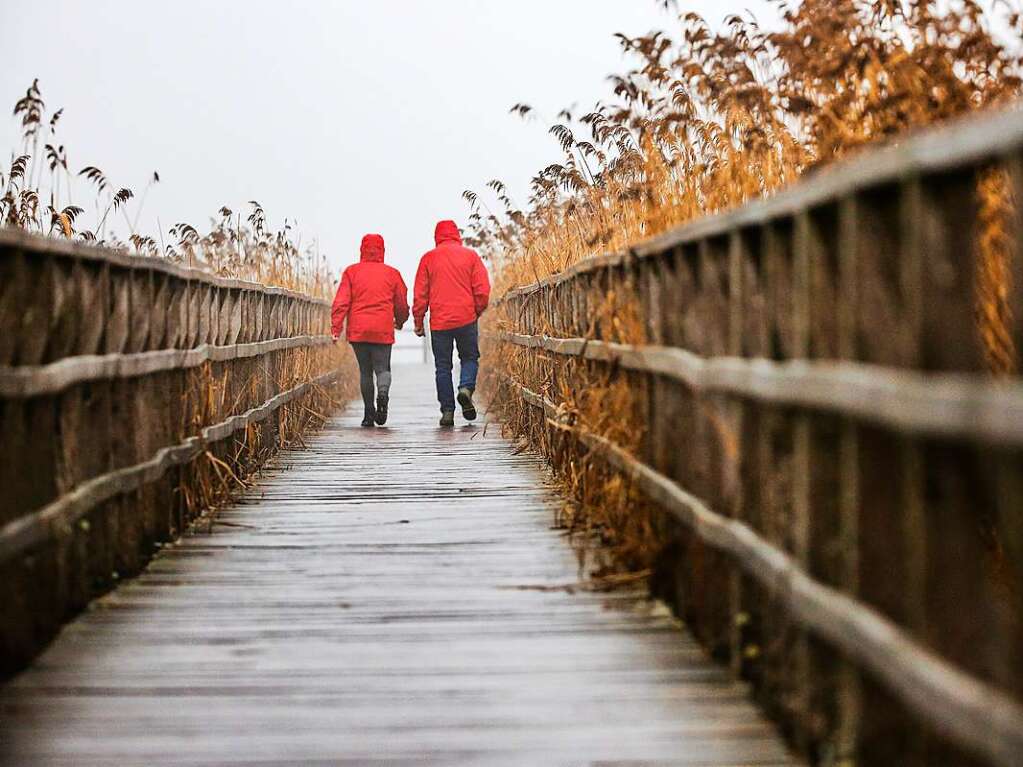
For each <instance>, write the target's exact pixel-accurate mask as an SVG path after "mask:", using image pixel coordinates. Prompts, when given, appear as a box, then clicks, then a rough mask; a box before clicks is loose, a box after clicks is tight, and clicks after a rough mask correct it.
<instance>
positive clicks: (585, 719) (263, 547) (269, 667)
mask: <svg viewBox="0 0 1023 767" xmlns="http://www.w3.org/2000/svg"><path fill="white" fill-rule="evenodd" d="M431 378H432V377H431V375H430V371H429V370H426V369H425V368H422V367H419V366H412V367H408V368H398V369H396V374H395V379H396V382H395V389H394V392H393V400H392V404H391V421H390V424H389V426H388V427H387V428H383V429H375V430H364V429H360V428H359V426H358V422H359V420H360V414H359V411H360V410H361V409H360V408H357V407H352V408H350V409H349V411H348V412H347V413H346V414H345V415H344V416H342V417H339V418H337V419H335V420H333V421H332V422H331V423H330V424H329V425H328V427H327V429H326V430H325V431H324V432H322V433H321V434H319V435H317V436H315V437H313V438H312V439H311V440H310V442H309V445H308V448H307V449H305V450H300V451H294V452H291V453H288V454H286V455H284V456H283V457H282V459H281V460H280V462H279V465H278V466H277V467H276V468H275V470H274V471H272V472H271V473H270V474H269V475H268V476H267V477H266V479H265V481H263V482H262V483H261V484H260V485H259V486H258V487H257V488H256V489H254V490H253V491H252V492H250V493H249V494H247V495H246V496H245V497H244V498H243V499H242V500H241V501H240V502H239V503H238V504H237V505H235V506H234V507H232V508H231V509H229V510H226V511H223V512H222V513H221V514H220V515H219V516H218V518H217V524H216V525H215V527H214V529H213V532H212V534H193V535H191V536H189V537H188V538H186V539H184V540H183V541H182V542H181V543H180V544H179V545H177V546H174V547H171V548H168V549H166V550H165V551H164V552H163V553H162V554H161V555H160V556H159V557H157V558H156V560H154V561H153V563H152V564H151V566H150V567H149V568H148V570H147V571H146V572H145V573H144V574H143V575H142V576H141V577H139V578H137V579H135V580H133V581H132V582H130V583H126V584H124V585H123V586H122V587H121V588H120V589H118V590H117V591H116V592H114V593H112V594H110V595H108V596H107V597H105V598H103V599H101V600H99V601H98V602H97V603H95V605H94V607H93V608H92V609H91V610H89V611H88V612H87V613H86V614H84V615H82V616H81V617H80V618H79V619H78V620H76V621H75V622H74V623H72V624H71V625H69V626H68V627H67V628H66V629H65V630H64V632H63V633H62V634H61V636H60V637H59V638H58V639H57V641H56V642H55V643H54V644H53V645H52V646H51V647H50V648H49V650H48V651H47V652H46V653H44V655H43V656H42V657H41V658H40V659H39V660H38V662H37V663H36V664H35V666H34V667H33V668H31V669H29V670H28V671H27V672H25V673H24V674H22V675H20V676H19V677H17V678H16V679H15V680H13V681H12V682H11V683H10V684H9V685H8V686H7V687H6V689H4V690H3V691H2V692H0V762H3V764H4V765H5V767H6V766H7V765H68V766H70V765H111V764H117V765H171V764H173V765H205V764H230V765H256V764H258V765H292V764H294V765H299V764H301V765H321V764H322V765H328V764H329V765H344V764H396V763H422V764H466V765H468V764H509V765H511V764H515V765H520V764H521V765H547V764H550V765H582V764H596V763H601V764H629V765H639V764H651V765H652V764H657V765H662V764H664V765H667V764H671V765H728V766H729V767H734V766H735V765H782V764H789V763H790V762H789V757H788V756H787V755H786V752H785V750H784V748H783V747H782V745H781V743H780V741H779V738H778V737H777V736H776V734H775V732H774V730H773V729H772V727H771V726H770V725H769V724H767V723H766V722H765V721H764V720H763V718H762V717H761V716H760V714H759V713H758V712H757V711H756V709H755V708H754V707H753V706H752V705H751V704H750V703H749V702H748V701H747V699H746V694H745V690H744V689H743V688H742V687H741V686H738V685H736V684H733V683H732V682H731V681H730V680H729V678H728V675H727V673H726V672H725V671H724V670H723V669H721V668H719V667H717V666H715V665H713V664H712V663H711V662H709V661H708V660H707V659H706V658H705V657H704V655H703V653H702V651H701V650H700V648H699V647H698V646H697V645H696V644H695V643H694V642H693V640H691V639H690V638H689V637H688V636H687V635H686V634H685V633H684V632H683V631H682V630H681V629H680V628H679V626H678V625H677V623H676V622H675V621H673V620H672V619H671V617H670V616H669V615H668V614H667V611H666V610H664V609H663V607H660V606H659V605H657V604H654V603H650V602H649V601H647V600H645V599H644V598H643V595H642V594H641V593H640V592H638V591H637V592H617V593H613V594H593V593H580V592H576V593H569V592H568V591H565V590H553V591H551V590H542V589H540V588H536V587H549V586H557V585H559V584H567V583H572V582H574V581H575V580H577V578H578V573H577V560H576V557H575V554H574V553H573V551H572V549H571V548H570V547H569V545H568V544H567V543H566V541H565V540H564V538H563V537H562V536H561V535H560V534H559V533H558V532H557V531H555V530H552V529H551V522H552V520H553V511H554V509H555V508H556V507H557V503H558V500H557V497H556V495H555V494H554V493H553V491H552V490H551V489H550V488H549V487H546V486H545V484H544V481H543V477H542V474H541V473H540V472H539V471H538V469H537V466H536V463H535V459H533V458H531V457H530V456H528V455H514V453H513V449H512V446H511V445H509V443H508V442H506V441H505V440H503V439H502V438H501V437H500V435H499V433H498V429H497V428H495V427H494V426H493V425H491V426H490V427H489V428H487V429H486V431H485V432H484V430H482V429H481V428H479V427H470V426H459V427H457V428H456V429H454V430H450V431H440V430H439V429H438V428H437V426H436V419H437V416H438V414H437V413H436V404H435V402H434V399H433V391H432V380H431Z"/></svg>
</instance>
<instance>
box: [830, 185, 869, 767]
mask: <svg viewBox="0 0 1023 767" xmlns="http://www.w3.org/2000/svg"><path fill="white" fill-rule="evenodd" d="M857 203H858V201H857V198H856V197H855V196H854V195H849V196H847V197H845V198H844V199H843V200H842V201H841V202H840V203H839V215H838V270H839V279H838V291H837V294H836V299H837V307H836V308H837V314H838V317H837V325H838V337H837V339H836V340H837V346H838V356H839V358H840V359H846V360H853V359H856V357H857V349H856V341H857V338H858V334H857V327H856V324H857V317H858V316H859V310H858V303H859V291H858V286H859V274H858V272H859V270H858V260H859V244H860V236H859V235H860V227H861V226H863V222H862V221H861V219H860V216H859V206H858V204H857ZM839 430H840V431H839V445H838V485H839V486H838V495H839V498H838V520H837V522H838V530H837V533H838V535H837V543H838V546H837V548H838V550H839V551H840V552H841V553H840V557H839V565H838V566H839V571H838V572H837V573H836V576H837V579H836V580H837V584H838V585H839V587H840V588H841V589H842V590H843V591H844V592H845V593H846V594H848V595H849V596H852V597H856V596H857V594H858V592H859V545H860V540H859V529H860V524H859V512H860V492H859V430H858V428H857V426H856V424H855V423H854V422H852V421H850V420H849V419H843V420H842V421H841V422H840V425H839ZM836 687H837V696H838V700H837V705H836V716H837V722H836V732H835V754H836V764H839V765H853V764H855V763H856V761H857V757H856V752H857V747H858V743H859V735H860V732H859V730H860V708H861V694H860V678H859V673H858V672H857V670H856V668H855V666H854V665H853V664H852V663H850V662H849V661H847V660H845V659H841V660H840V661H839V668H838V673H837V679H836Z"/></svg>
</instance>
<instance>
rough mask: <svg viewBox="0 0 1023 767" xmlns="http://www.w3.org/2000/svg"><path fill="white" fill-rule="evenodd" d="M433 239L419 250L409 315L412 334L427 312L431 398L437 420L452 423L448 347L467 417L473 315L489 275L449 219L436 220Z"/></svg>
mask: <svg viewBox="0 0 1023 767" xmlns="http://www.w3.org/2000/svg"><path fill="white" fill-rule="evenodd" d="M434 241H435V242H436V244H437V247H435V248H434V249H433V250H431V251H430V252H429V253H427V254H426V255H425V256H423V258H422V260H421V261H420V262H419V270H418V271H417V272H416V284H415V288H414V290H413V292H414V295H415V299H414V301H413V303H412V316H413V318H414V320H415V329H416V335H417V336H422V335H423V334H424V333H425V332H426V331H425V329H424V325H423V322H424V320H425V318H426V313H427V311H429V312H430V342H431V346H432V347H433V359H434V363H435V365H436V367H437V399H438V400H439V401H440V412H441V419H440V425H441V426H454V425H455V391H454V386H453V385H452V382H451V371H452V367H453V366H452V354H453V348H452V347H457V348H458V360H459V363H460V365H461V374H460V375H459V379H458V404H460V405H461V406H462V415H463V416H464V417H465V419H466V420H467V421H472V420H474V419H475V418H476V406H475V405H474V404H473V401H472V395H473V393H474V392H475V391H476V375H477V373H478V372H479V358H480V345H479V328H478V326H477V322H476V321H477V320H478V319H479V317H480V315H481V314H483V312H484V311H485V310H486V308H487V303H488V302H489V301H490V279H489V278H488V277H487V270H486V267H484V266H483V261H481V260H480V257H479V256H478V255H477V254H476V251H474V250H470V249H469V248H466V247H464V246H463V245H462V238H461V236H460V235H459V233H458V227H457V226H455V222H454V221H441V222H440V223H438V224H437V229H436V231H435V232H434Z"/></svg>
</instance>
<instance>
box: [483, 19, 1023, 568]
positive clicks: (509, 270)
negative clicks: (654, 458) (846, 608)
mask: <svg viewBox="0 0 1023 767" xmlns="http://www.w3.org/2000/svg"><path fill="white" fill-rule="evenodd" d="M669 5H670V3H669ZM780 8H781V11H782V16H783V23H782V25H781V28H780V29H779V30H778V31H773V32H771V31H766V30H763V29H761V28H760V27H759V26H758V24H757V22H756V20H755V19H753V18H751V17H749V16H746V17H740V16H731V17H729V18H728V19H727V20H726V22H725V24H724V26H723V29H722V31H721V32H720V33H715V32H713V31H712V30H711V29H710V27H709V26H708V25H707V24H706V22H705V21H704V20H703V19H701V18H700V17H698V16H696V15H694V14H684V15H682V16H681V17H680V19H679V24H678V26H677V27H676V29H674V30H673V31H670V32H655V33H651V34H649V35H646V36H642V37H637V38H629V37H627V36H624V35H619V36H618V37H619V39H620V41H621V46H622V49H623V51H624V53H625V54H626V56H627V57H628V60H629V61H630V62H631V64H632V67H631V68H630V69H628V70H627V71H626V72H624V73H622V74H618V75H613V76H612V77H611V78H609V79H610V82H611V86H612V94H611V98H610V99H609V100H608V101H605V102H601V103H598V104H597V105H596V106H595V107H594V108H593V109H592V110H591V111H589V112H587V113H584V114H582V115H580V116H576V115H575V114H572V112H571V111H570V110H563V111H562V112H561V113H560V114H559V115H558V122H557V123H556V124H554V125H553V126H552V127H551V128H550V133H551V134H552V135H553V136H554V137H555V139H556V140H557V142H558V144H559V146H560V149H561V152H562V157H561V160H560V161H559V162H557V163H554V164H551V165H549V166H548V167H546V168H544V169H542V170H540V171H539V172H538V173H537V174H536V175H535V176H534V177H533V179H532V182H531V189H530V191H531V194H530V197H529V199H528V201H527V205H526V206H525V207H524V208H520V207H519V206H518V205H517V204H516V203H515V202H514V201H513V200H512V199H511V196H510V195H509V194H508V192H507V189H506V187H505V185H504V184H503V183H502V182H500V181H498V180H494V181H491V182H490V183H489V184H488V185H487V186H488V187H489V189H490V190H491V191H492V192H493V195H494V196H495V197H496V199H497V202H498V207H497V208H496V210H498V211H499V212H498V214H494V213H493V212H492V209H491V208H490V207H489V206H488V205H487V204H486V202H485V201H484V199H483V197H482V196H481V195H479V194H477V193H475V192H471V191H467V192H466V193H465V194H464V197H465V199H466V200H467V202H468V203H469V205H470V208H471V215H470V230H471V237H470V238H469V242H470V243H471V244H472V245H474V246H475V247H477V248H479V249H480V250H481V251H482V252H483V253H484V254H485V255H486V257H488V258H489V260H490V262H491V264H492V269H493V271H494V273H495V287H496V292H497V294H500V293H501V292H503V291H504V290H507V289H510V288H512V287H516V286H519V285H525V284H528V283H531V282H535V281H536V280H539V279H541V278H543V277H545V276H548V275H551V274H556V273H558V272H560V271H563V270H564V269H565V268H566V267H568V266H570V265H571V264H573V263H575V262H577V261H579V260H580V259H583V258H585V257H587V256H591V255H596V254H600V253H605V252H611V251H621V250H624V249H626V248H627V247H629V246H630V245H633V244H635V243H636V242H637V241H639V240H642V239H645V238H649V237H651V236H654V235H657V234H659V233H662V232H664V231H665V230H667V229H669V228H672V227H675V226H678V225H680V224H683V223H685V222H688V221H691V220H693V219H695V218H698V217H701V216H706V215H708V214H712V213H716V212H720V211H723V210H726V209H729V208H733V207H735V206H738V205H741V204H742V203H744V202H746V201H748V200H751V199H755V198H758V197H763V196H765V195H770V194H772V193H774V192H775V191H777V190H779V189H781V188H783V187H785V186H787V185H789V184H791V183H793V182H794V181H796V180H798V179H799V178H800V177H801V176H802V175H803V174H805V173H807V172H810V171H812V170H814V169H816V168H818V167H821V166H823V165H827V164H829V163H832V162H835V161H836V160H840V159H842V158H845V157H848V156H850V155H852V154H853V153H855V152H858V151H861V150H862V149H863V148H865V147H869V146H871V145H873V144H876V143H878V142H882V141H897V140H899V137H901V136H903V135H905V134H907V133H909V132H911V131H913V130H914V129H918V128H921V127H924V126H930V125H934V124H937V123H941V122H943V121H946V120H949V119H952V118H955V117H957V116H960V115H963V114H966V113H968V112H972V111H975V110H980V109H988V108H992V107H996V106H998V105H1002V104H1006V103H1008V102H1010V101H1011V100H1013V99H1016V98H1018V96H1019V95H1020V89H1021V77H1020V73H1021V71H1023V59H1021V57H1020V47H1021V46H1020V40H1021V39H1023V18H1021V16H1020V15H1019V14H1018V13H1016V12H1014V11H1009V10H1007V9H1008V6H1007V5H1004V4H1003V5H998V6H996V10H994V11H986V10H984V9H983V8H982V7H981V6H979V5H978V4H976V3H974V2H970V1H969V0H966V1H964V2H953V3H952V4H951V6H950V7H948V8H947V10H944V11H943V10H940V8H939V3H937V2H934V1H933V0H914V1H913V2H900V1H899V0H804V2H802V3H798V4H797V3H793V2H783V3H781V4H780ZM996 15H997V16H998V18H997V19H996V18H995V16H996ZM996 26H998V28H1001V29H1003V30H1004V35H1003V36H1002V37H1000V36H998V35H996V34H994V33H993V32H992V29H993V28H995V27H996ZM1007 40H1011V41H1014V43H1013V44H1009V43H1007V42H1006V41H1007ZM512 111H513V112H514V113H516V114H518V115H520V116H523V117H531V116H532V115H533V114H534V112H533V110H532V108H531V107H529V106H528V105H525V104H517V105H515V106H514V107H513V108H512ZM977 189H978V204H979V210H980V223H981V233H980V237H979V238H978V241H977V248H978V251H979V252H978V258H977V264H978V274H977V281H976V282H977V285H978V288H977V295H976V305H977V332H978V334H979V336H980V337H981V339H982V340H983V342H984V345H985V349H986V351H987V360H988V367H989V370H990V371H991V372H992V373H993V374H998V375H1012V374H1015V373H1016V372H1017V370H1018V361H1017V353H1018V350H1016V349H1014V348H1013V346H1012V341H1011V337H1010V335H1009V333H1008V327H1009V325H1010V320H1011V318H1010V317H1009V316H1008V300H1007V297H1008V295H1009V291H1010V289H1011V285H1010V284H1009V280H1010V273H1009V258H1010V255H1011V254H1010V246H1011V238H1010V233H1011V232H1012V231H1013V230H1012V226H1013V223H1012V216H1013V211H1014V206H1013V201H1012V199H1011V194H1010V188H1009V185H1008V183H1007V175H1006V173H1005V171H1004V169H999V168H993V169H991V170H990V171H988V172H985V173H984V174H981V175H980V176H979V177H978V187H977ZM605 309H606V311H607V316H604V317H594V324H595V327H596V326H600V327H601V333H600V336H599V337H602V338H615V337H617V338H620V339H621V340H628V341H632V342H641V341H642V340H643V338H642V333H641V328H642V323H641V322H638V321H637V320H636V318H634V317H631V316H630V307H629V301H628V299H627V297H622V296H613V295H609V296H607V301H606V303H605ZM486 322H487V323H488V324H489V326H490V328H491V329H508V330H512V329H516V328H517V326H518V318H517V317H513V316H506V315H505V314H504V313H503V312H502V311H501V310H500V309H499V310H498V311H495V312H494V313H492V314H491V316H489V317H488V318H487V320H486ZM617 326H622V327H623V328H631V331H624V332H623V331H621V330H620V329H619V328H618V327H617ZM556 331H557V329H556V328H552V329H549V332H551V333H552V334H557V333H556ZM526 357H530V359H529V360H527V359H525V358H526ZM490 359H491V364H492V366H493V367H494V368H495V370H494V375H493V376H492V377H491V379H490V380H489V384H488V385H490V386H491V387H492V389H494V390H496V389H497V387H499V386H500V385H501V383H500V382H501V381H503V380H505V379H506V378H512V379H514V380H517V381H519V382H521V383H523V384H524V385H526V386H528V387H529V388H531V389H533V390H536V391H547V393H548V394H549V395H555V396H552V397H551V398H552V399H553V400H554V401H556V402H560V403H564V407H565V408H567V409H569V410H570V411H571V412H572V417H573V418H574V419H577V420H578V421H579V422H584V423H586V424H587V428H590V429H592V430H593V431H596V432H597V433H599V434H603V435H604V436H607V437H608V438H610V439H614V440H616V441H619V442H620V443H621V444H622V445H623V446H626V447H632V446H633V445H634V444H637V442H636V441H637V440H638V438H639V437H638V435H641V434H642V426H641V423H642V422H641V421H640V420H639V419H637V418H636V417H635V414H636V413H637V412H638V411H637V407H638V403H637V402H635V401H633V394H632V392H633V391H634V389H631V388H630V387H629V386H628V385H627V381H628V379H627V377H625V376H618V377H613V378H607V379H602V378H601V377H600V376H599V374H598V373H597V372H596V371H589V370H587V369H585V365H581V366H577V367H576V368H575V369H572V370H568V369H559V367H560V368H564V366H565V365H571V364H574V363H562V362H558V361H556V360H553V359H549V358H548V357H547V356H546V355H543V354H540V355H535V354H524V353H522V352H521V351H518V350H515V349H512V348H509V347H507V346H501V347H499V348H493V349H491V350H490ZM550 381H560V382H562V383H561V387H562V388H561V390H559V391H551V387H550V385H549V382H550ZM567 381H572V382H573V386H572V390H571V391H569V390H567V389H566V388H565V387H566V383H565V382H567ZM501 393H502V394H503V393H504V392H501ZM496 399H497V400H498V401H499V403H500V405H499V407H500V409H501V411H502V415H503V417H504V418H505V419H506V422H507V423H508V424H509V427H510V429H511V430H512V431H514V432H516V433H518V434H521V435H524V436H526V437H527V438H529V439H530V440H532V441H533V442H534V444H536V445H537V446H538V447H539V448H540V450H541V452H543V453H544V454H545V455H547V456H548V457H550V458H552V461H553V464H554V466H555V468H556V469H557V470H558V471H559V473H560V474H561V476H562V477H563V479H564V482H565V485H566V487H567V489H568V490H569V491H570V492H571V493H572V494H573V497H574V498H575V499H576V500H577V501H580V502H582V505H583V506H584V507H585V508H586V509H588V511H587V514H588V515H589V516H588V517H585V518H584V517H581V516H580V515H578V514H573V517H572V518H573V520H574V522H575V524H577V525H583V526H584V527H588V528H590V529H594V528H596V529H598V530H599V532H600V535H601V537H602V538H604V539H607V540H610V541H612V542H614V543H615V546H616V547H617V551H618V554H619V559H620V560H621V561H622V562H624V563H625V564H626V565H627V566H628V567H637V568H640V567H643V568H645V567H648V566H649V564H650V562H649V557H650V556H652V554H653V551H654V549H653V547H652V546H650V545H648V543H649V538H648V534H647V529H646V527H645V526H646V525H647V521H646V517H647V515H646V514H645V513H643V512H641V511H638V510H641V509H642V506H641V505H636V506H635V507H634V508H635V509H636V510H637V511H636V512H635V513H634V514H633V515H631V516H630V514H629V512H628V507H629V506H630V505H631V504H633V503H634V500H635V499H633V498H631V497H630V493H631V491H630V490H629V489H628V488H625V487H623V486H622V485H621V480H620V479H619V478H618V477H617V476H615V475H614V474H605V473H604V470H603V469H601V468H599V467H597V466H594V465H593V464H594V463H596V462H594V461H590V460H589V459H588V457H587V456H585V455H579V454H577V453H575V452H573V451H572V450H571V449H568V448H565V447H563V446H561V445H559V444H554V442H556V441H557V440H556V439H555V438H554V437H552V436H551V431H550V428H549V427H550V426H551V425H550V424H547V425H544V424H541V423H538V422H537V417H536V414H535V413H526V412H523V408H526V407H527V406H524V405H522V404H521V403H520V401H519V400H518V399H517V398H515V397H511V396H508V397H497V398H496ZM637 515H638V518H636V519H634V518H633V517H634V516H637Z"/></svg>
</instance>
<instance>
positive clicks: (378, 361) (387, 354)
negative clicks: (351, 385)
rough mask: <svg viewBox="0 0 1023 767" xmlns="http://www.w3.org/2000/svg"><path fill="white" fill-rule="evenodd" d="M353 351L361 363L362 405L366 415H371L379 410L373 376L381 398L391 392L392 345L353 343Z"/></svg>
mask: <svg viewBox="0 0 1023 767" xmlns="http://www.w3.org/2000/svg"><path fill="white" fill-rule="evenodd" d="M352 349H353V350H354V351H355V359H357V360H358V361H359V388H360V389H361V390H362V404H363V406H364V407H365V408H366V415H371V414H373V413H376V410H377V405H376V391H374V386H373V376H374V375H375V376H376V389H377V390H378V391H379V393H380V396H381V397H386V396H387V395H388V392H389V391H390V390H391V345H390V344H370V343H366V342H364V341H352Z"/></svg>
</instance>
